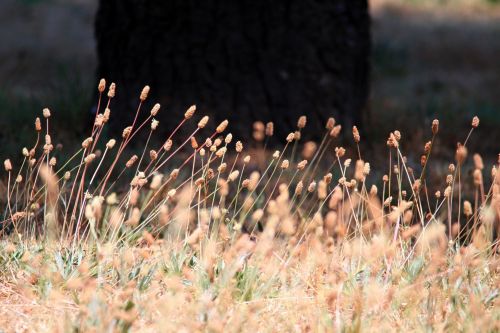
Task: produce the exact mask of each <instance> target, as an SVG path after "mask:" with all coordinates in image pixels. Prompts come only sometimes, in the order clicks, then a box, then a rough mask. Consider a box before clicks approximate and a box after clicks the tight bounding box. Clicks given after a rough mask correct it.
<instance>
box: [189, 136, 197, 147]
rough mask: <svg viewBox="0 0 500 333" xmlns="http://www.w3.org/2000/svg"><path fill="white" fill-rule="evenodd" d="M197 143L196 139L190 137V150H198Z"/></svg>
mask: <svg viewBox="0 0 500 333" xmlns="http://www.w3.org/2000/svg"><path fill="white" fill-rule="evenodd" d="M198 147H199V146H198V141H196V138H195V137H194V136H192V137H191V148H193V149H198Z"/></svg>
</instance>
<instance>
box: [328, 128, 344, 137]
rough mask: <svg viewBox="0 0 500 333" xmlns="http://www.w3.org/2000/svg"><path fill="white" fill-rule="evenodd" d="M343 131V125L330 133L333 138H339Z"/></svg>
mask: <svg viewBox="0 0 500 333" xmlns="http://www.w3.org/2000/svg"><path fill="white" fill-rule="evenodd" d="M341 130H342V125H336V126H334V127H333V128H332V130H331V131H330V136H331V137H333V138H338V136H339V135H340V131H341Z"/></svg>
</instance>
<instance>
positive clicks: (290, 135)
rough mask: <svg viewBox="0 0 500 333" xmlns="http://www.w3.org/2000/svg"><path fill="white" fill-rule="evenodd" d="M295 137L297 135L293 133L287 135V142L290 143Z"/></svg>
mask: <svg viewBox="0 0 500 333" xmlns="http://www.w3.org/2000/svg"><path fill="white" fill-rule="evenodd" d="M294 137H295V136H294V134H293V133H290V134H288V135H287V137H286V142H288V143H290V142H292V141H293V139H294Z"/></svg>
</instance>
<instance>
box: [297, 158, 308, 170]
mask: <svg viewBox="0 0 500 333" xmlns="http://www.w3.org/2000/svg"><path fill="white" fill-rule="evenodd" d="M306 165H307V160H302V161H300V162H299V163H298V164H297V169H298V170H304V168H305V167H306Z"/></svg>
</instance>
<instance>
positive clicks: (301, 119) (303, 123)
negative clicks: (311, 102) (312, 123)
mask: <svg viewBox="0 0 500 333" xmlns="http://www.w3.org/2000/svg"><path fill="white" fill-rule="evenodd" d="M306 123H307V117H306V116H300V117H299V120H298V121H297V127H298V128H299V129H302V128H304V127H306Z"/></svg>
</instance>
